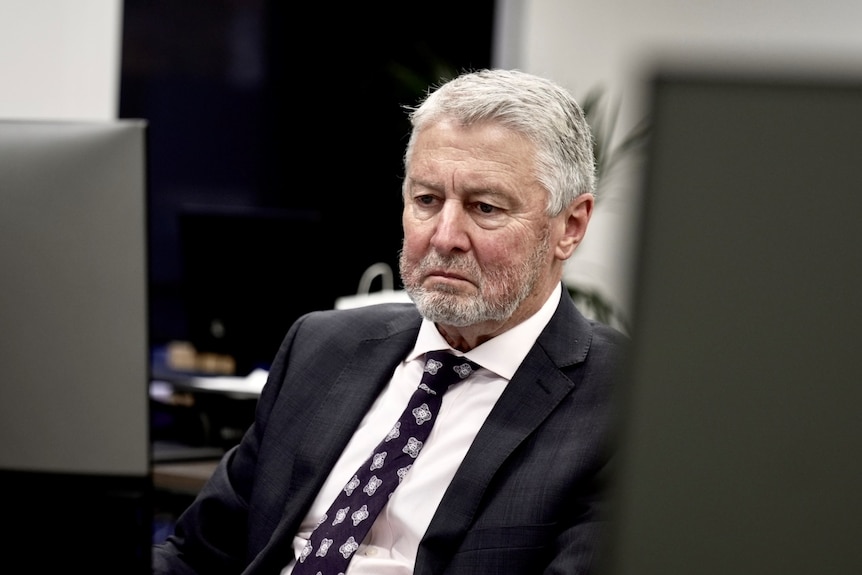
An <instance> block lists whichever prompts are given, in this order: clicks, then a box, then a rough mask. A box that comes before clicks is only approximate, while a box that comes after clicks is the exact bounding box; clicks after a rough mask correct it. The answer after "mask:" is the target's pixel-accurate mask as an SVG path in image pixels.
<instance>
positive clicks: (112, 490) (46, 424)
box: [0, 120, 152, 573]
mask: <svg viewBox="0 0 862 575" xmlns="http://www.w3.org/2000/svg"><path fill="white" fill-rule="evenodd" d="M145 132H146V126H145V125H144V123H142V122H140V121H133V120H128V121H121V122H74V121H60V122H56V121H24V120H6V121H0V270H2V280H0V284H2V289H0V326H2V329H0V429H2V441H0V477H2V481H3V493H4V505H3V509H4V518H5V522H6V525H7V527H8V529H7V530H6V532H5V533H6V535H4V537H3V538H2V543H0V546H2V548H4V549H5V550H6V551H7V553H6V554H7V556H12V555H15V556H19V557H22V558H26V559H22V560H24V561H26V564H27V570H28V571H41V570H42V568H44V572H51V571H65V570H67V569H72V568H74V567H76V566H77V567H81V568H83V570H84V572H88V573H94V572H109V571H110V572H115V573H120V572H123V573H138V572H140V573H145V572H148V570H149V545H150V543H151V541H152V533H151V530H152V527H151V525H152V523H151V521H152V519H151V513H150V511H149V500H150V479H149V475H150V473H149V471H150V446H149V435H148V433H149V416H148V380H149V363H148V360H149V354H148V347H147V304H146V292H147V290H146V284H147V277H146V269H147V267H146V251H145V240H146V232H145V225H146V209H145V187H146V180H145V171H146V170H145V164H146V158H145ZM102 567H104V568H105V569H104V571H103V570H102ZM109 568H110V570H109ZM94 569H95V570H94Z"/></svg>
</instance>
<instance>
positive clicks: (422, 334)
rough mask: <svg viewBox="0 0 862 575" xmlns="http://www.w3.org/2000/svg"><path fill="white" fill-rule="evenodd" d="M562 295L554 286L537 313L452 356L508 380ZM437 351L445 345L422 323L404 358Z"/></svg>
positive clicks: (427, 323)
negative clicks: (462, 357)
mask: <svg viewBox="0 0 862 575" xmlns="http://www.w3.org/2000/svg"><path fill="white" fill-rule="evenodd" d="M561 295H562V284H561V283H558V284H557V287H555V288H554V291H553V292H551V295H550V296H549V297H548V299H547V300H546V301H545V303H544V304H542V307H541V308H539V311H537V312H536V313H534V314H533V315H531V316H530V317H528V318H527V319H525V320H524V321H522V322H521V323H519V324H518V325H516V326H515V327H513V328H511V329H509V330H507V331H505V332H503V333H501V334H500V335H498V336H496V337H493V338H491V339H489V340H488V341H486V342H485V343H483V344H481V345H479V346H477V347H476V348H474V349H471V350H470V351H468V352H467V353H461V352H459V351H457V350H452V352H453V353H454V354H456V355H463V356H465V357H467V359H470V360H472V361H475V362H476V363H478V364H479V365H481V366H482V367H484V368H486V369H489V370H491V371H493V372H494V373H496V374H497V375H499V376H500V377H503V378H505V379H507V380H509V379H512V376H513V375H515V371H517V369H518V367H519V366H520V365H521V362H522V361H524V358H525V357H526V356H527V353H528V352H529V351H530V348H532V347H533V344H535V343H536V340H537V339H538V338H539V334H541V333H542V330H543V329H545V326H546V325H548V322H549V321H551V317H552V316H553V315H554V312H555V311H556V310H557V304H558V303H559V301H560V297H561ZM438 349H449V350H451V348H450V347H449V344H448V343H447V342H446V340H445V339H444V338H443V336H442V335H440V332H439V331H437V327H436V326H435V325H434V323H433V322H431V321H428V320H427V319H423V320H422V325H421V326H420V328H419V336H418V337H417V338H416V345H415V346H414V347H413V351H412V352H410V355H408V357H407V360H408V361H411V360H414V359H416V358H418V357H420V356H422V355H424V354H425V353H426V352H429V351H434V350H438Z"/></svg>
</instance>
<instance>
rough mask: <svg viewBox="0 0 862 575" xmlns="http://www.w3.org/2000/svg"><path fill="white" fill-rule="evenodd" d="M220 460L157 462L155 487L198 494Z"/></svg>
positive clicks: (154, 475)
mask: <svg viewBox="0 0 862 575" xmlns="http://www.w3.org/2000/svg"><path fill="white" fill-rule="evenodd" d="M216 465H218V460H215V459H214V460H204V461H187V462H182V463H156V464H154V465H153V471H152V474H153V487H155V488H156V489H164V490H167V491H175V492H178V493H188V494H197V492H198V491H200V490H201V488H202V487H203V486H204V484H205V483H206V482H207V480H208V479H209V478H210V476H211V475H212V473H213V471H215V468H216Z"/></svg>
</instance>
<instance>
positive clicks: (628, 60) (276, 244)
mask: <svg viewBox="0 0 862 575" xmlns="http://www.w3.org/2000/svg"><path fill="white" fill-rule="evenodd" d="M860 22H862V5H860V4H859V3H858V2H854V1H853V0H831V1H830V2H827V3H826V4H824V3H822V2H815V1H814V0H788V1H785V2H781V3H775V2H771V1H766V0H759V1H754V2H752V1H749V0H730V1H723V2H706V3H699V4H697V5H696V6H695V5H691V4H690V3H686V2H682V1H681V0H650V1H648V2H643V1H636V0H621V1H617V2H602V1H598V0H578V1H568V0H554V1H551V0H545V1H527V0H477V1H475V2H470V3H463V2H461V3H459V2H456V1H454V0H447V1H443V2H434V3H407V4H404V3H401V4H397V5H395V4H392V5H390V4H388V3H375V4H373V5H362V6H359V5H348V6H342V7H339V8H338V10H333V9H332V8H331V7H329V6H325V5H323V4H320V3H305V4H302V5H300V6H295V5H291V6H290V7H288V6H286V5H285V4H284V3H282V2H277V1H273V0H226V1H223V2H208V1H205V0H187V1H184V2H170V1H167V0H125V1H121V0H79V1H77V2H75V3H74V4H71V3H67V2H62V1H56V2H52V1H50V0H42V1H39V2H30V1H28V0H0V32H2V33H0V73H2V75H3V78H4V90H3V93H2V94H0V116H2V117H13V118H14V117H30V118H33V117H49V118H103V119H110V118H116V117H121V118H144V119H146V120H147V121H148V126H149V127H148V132H149V135H148V137H149V148H148V149H149V174H150V181H149V214H150V220H149V224H148V228H149V239H148V246H149V254H148V257H149V270H150V275H149V277H150V281H149V286H148V289H149V298H150V318H151V322H150V339H151V341H152V343H153V345H154V346H163V345H166V344H168V343H170V342H172V341H175V340H181V341H193V342H195V343H196V344H197V345H198V346H200V347H204V348H211V350H212V351H222V350H224V349H227V347H230V346H234V347H236V346H238V345H240V344H239V343H236V342H237V341H241V342H244V343H243V344H242V345H243V346H245V348H246V349H245V350H242V351H240V352H238V353H240V354H242V355H244V357H242V358H241V362H240V363H241V364H242V365H240V366H239V367H238V369H239V370H240V371H243V370H247V369H250V368H251V367H254V366H255V365H258V364H260V363H266V362H267V361H268V360H269V358H270V356H271V354H272V352H273V351H274V349H275V347H277V345H278V342H279V341H280V337H281V335H283V332H284V331H285V329H286V326H287V325H289V323H290V321H292V319H294V318H295V317H296V316H297V315H298V314H299V313H302V312H303V311H307V310H309V309H320V308H327V307H331V306H332V304H333V302H334V300H335V299H336V298H337V297H339V296H343V295H350V294H353V293H354V292H355V291H356V289H357V286H358V283H359V280H360V277H361V276H362V273H363V271H365V270H366V269H367V268H368V267H369V266H372V265H373V264H375V263H377V262H382V263H386V264H388V265H390V266H391V267H392V268H393V269H394V270H396V271H397V268H396V264H397V250H398V248H399V247H400V234H401V230H400V202H399V200H398V194H399V192H400V191H399V184H400V177H401V154H402V152H403V146H404V144H405V137H406V134H407V124H406V120H405V113H404V110H403V106H404V105H409V104H413V103H415V102H416V100H417V99H418V98H419V97H420V96H421V95H422V94H423V93H424V91H425V90H426V89H427V87H428V86H429V84H431V83H434V82H437V81H439V80H440V78H442V77H446V76H448V75H451V74H452V73H453V72H454V71H457V70H461V69H467V68H476V67H485V66H501V67H517V68H522V69H525V70H527V71H531V72H536V73H539V74H543V75H547V76H549V77H551V78H553V79H555V80H557V81H559V82H561V83H562V84H563V85H565V86H566V87H567V88H569V89H570V90H571V91H572V92H573V93H574V94H575V95H576V96H577V97H578V98H580V99H581V100H582V101H584V102H587V101H590V102H593V103H594V105H593V106H592V123H593V125H594V128H595V129H596V131H597V133H598V136H599V137H600V138H601V139H602V141H603V143H604V145H606V146H607V148H608V155H610V156H614V162H613V169H612V170H608V173H606V174H604V177H603V179H602V181H601V188H600V191H601V195H600V201H599V204H598V207H597V210H596V215H595V217H594V219H593V222H592V224H591V229H590V232H589V233H588V234H587V238H586V240H585V241H584V243H583V245H582V246H581V247H580V248H579V250H578V252H576V254H575V256H574V257H573V259H572V260H571V261H570V263H569V265H568V267H567V271H566V281H567V283H568V284H569V285H570V286H571V288H572V289H573V291H577V292H578V293H580V294H582V295H586V296H587V303H588V302H589V301H593V302H598V303H599V304H600V306H599V308H598V309H599V311H600V312H602V313H603V315H602V317H603V319H605V320H607V321H609V322H610V323H614V324H616V325H617V326H619V327H623V328H626V327H627V325H628V322H629V320H630V315H631V282H632V277H631V273H632V269H633V266H632V261H631V258H632V253H633V249H634V247H635V246H634V245H633V243H634V241H635V240H634V234H633V222H634V219H633V218H634V217H635V214H636V213H637V208H638V181H637V176H638V174H639V172H638V170H637V168H638V165H639V161H640V154H639V153H638V152H639V151H638V149H637V148H633V149H628V150H616V149H615V146H616V145H617V144H619V143H621V142H625V141H626V138H627V137H629V136H631V135H632V133H633V132H634V131H635V130H636V129H637V127H638V126H640V125H641V124H642V121H643V118H644V115H645V106H646V103H645V101H644V99H645V98H644V93H643V92H644V84H645V83H644V80H645V78H646V77H648V75H649V73H650V70H651V69H652V67H653V66H654V65H655V63H656V62H658V61H665V60H668V59H673V60H677V61H678V60H690V61H698V62H703V61H707V62H711V63H712V64H714V65H716V66H727V67H739V66H749V67H750V66H753V65H757V66H762V65H766V66H769V67H772V68H775V67H790V68H793V67H800V66H801V67H805V68H806V69H821V70H824V71H828V69H830V68H832V67H839V68H841V69H846V68H847V67H848V66H853V65H854V62H858V61H859V59H860V57H862V56H860V55H862V35H860V34H859V33H858V30H859V25H860V24H859V23H860ZM589 298H592V300H590V299H589ZM275 302H278V305H274V303H275ZM584 307H585V308H587V311H588V313H589V312H590V306H589V305H585V306H584ZM257 317H262V318H263V317H266V318H268V319H267V320H266V321H262V322H258V321H257V320H254V321H253V322H252V324H251V325H249V324H248V322H249V321H250V320H249V319H248V318H257ZM232 340H233V341H232ZM250 350H256V351H250Z"/></svg>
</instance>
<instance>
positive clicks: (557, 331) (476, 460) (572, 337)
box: [415, 297, 592, 575]
mask: <svg viewBox="0 0 862 575" xmlns="http://www.w3.org/2000/svg"><path fill="white" fill-rule="evenodd" d="M573 327H574V330H573ZM591 331H592V330H591V328H590V326H589V323H588V322H587V321H586V320H585V319H584V318H583V317H582V316H581V315H580V313H579V312H578V311H577V310H576V309H575V307H574V304H572V302H571V301H570V300H568V298H565V297H564V298H562V299H561V303H560V305H559V306H558V308H557V311H556V313H555V314H554V316H553V317H552V319H551V321H550V322H549V324H548V326H546V328H545V330H544V331H543V332H542V334H541V335H540V337H539V339H538V341H537V342H536V345H534V346H533V348H532V349H531V350H530V352H529V353H528V354H527V357H526V358H524V361H523V363H522V364H521V367H520V368H519V369H518V371H517V372H516V373H515V375H514V377H513V378H512V380H511V381H510V382H509V383H508V385H507V386H506V390H505V391H504V392H503V395H502V396H501V397H500V399H499V401H498V402H497V404H496V405H495V406H494V409H493V410H492V411H491V413H490V414H489V415H488V419H487V420H486V421H485V423H484V424H483V425H482V428H481V429H480V430H479V433H478V435H477V436H476V439H475V440H474V442H473V444H472V445H471V447H470V450H469V451H468V452H467V455H466V456H465V458H464V461H463V462H462V464H461V466H460V467H459V468H458V472H457V473H456V474H455V477H454V478H453V479H452V483H451V484H450V485H449V488H448V489H447V490H446V494H445V495H444V497H443V500H442V501H441V502H440V506H439V507H438V510H437V512H436V513H435V515H434V518H433V519H432V520H431V524H430V525H429V527H428V530H427V531H426V533H425V536H424V538H423V540H422V543H421V544H420V547H419V554H418V556H417V560H416V566H415V575H430V574H432V573H440V572H442V570H443V569H444V568H445V565H446V564H448V562H449V559H450V557H451V554H452V552H453V550H454V549H457V547H458V545H457V544H458V542H460V540H461V538H462V537H463V536H464V533H465V532H466V531H467V530H468V529H469V527H470V524H471V523H472V521H473V517H474V516H475V513H476V509H477V507H478V505H479V502H480V501H481V499H482V495H483V494H484V492H485V489H486V488H487V486H488V484H489V483H490V482H491V480H492V479H493V477H494V475H495V474H496V473H497V471H498V470H499V468H500V466H502V465H503V463H504V462H505V461H506V459H507V458H508V457H509V456H510V455H511V454H512V452H513V451H514V450H515V449H516V448H517V447H518V445H520V444H521V443H522V442H523V441H524V440H525V439H526V438H527V437H528V436H529V435H530V434H531V433H532V432H533V431H534V430H535V429H536V428H537V427H538V426H540V425H541V424H542V422H543V421H544V420H545V418H547V417H548V415H549V414H550V413H551V412H552V411H553V410H554V408H555V407H556V406H557V405H558V404H559V403H560V401H562V400H563V398H565V397H566V396H567V395H568V394H569V393H570V392H571V391H572V389H574V385H575V384H574V382H573V381H572V380H570V379H569V378H567V377H566V376H565V375H563V373H562V372H561V371H560V368H562V367H566V366H570V365H574V364H577V363H580V362H581V361H583V359H584V357H585V356H586V352H587V350H588V348H589V344H590V336H591Z"/></svg>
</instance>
